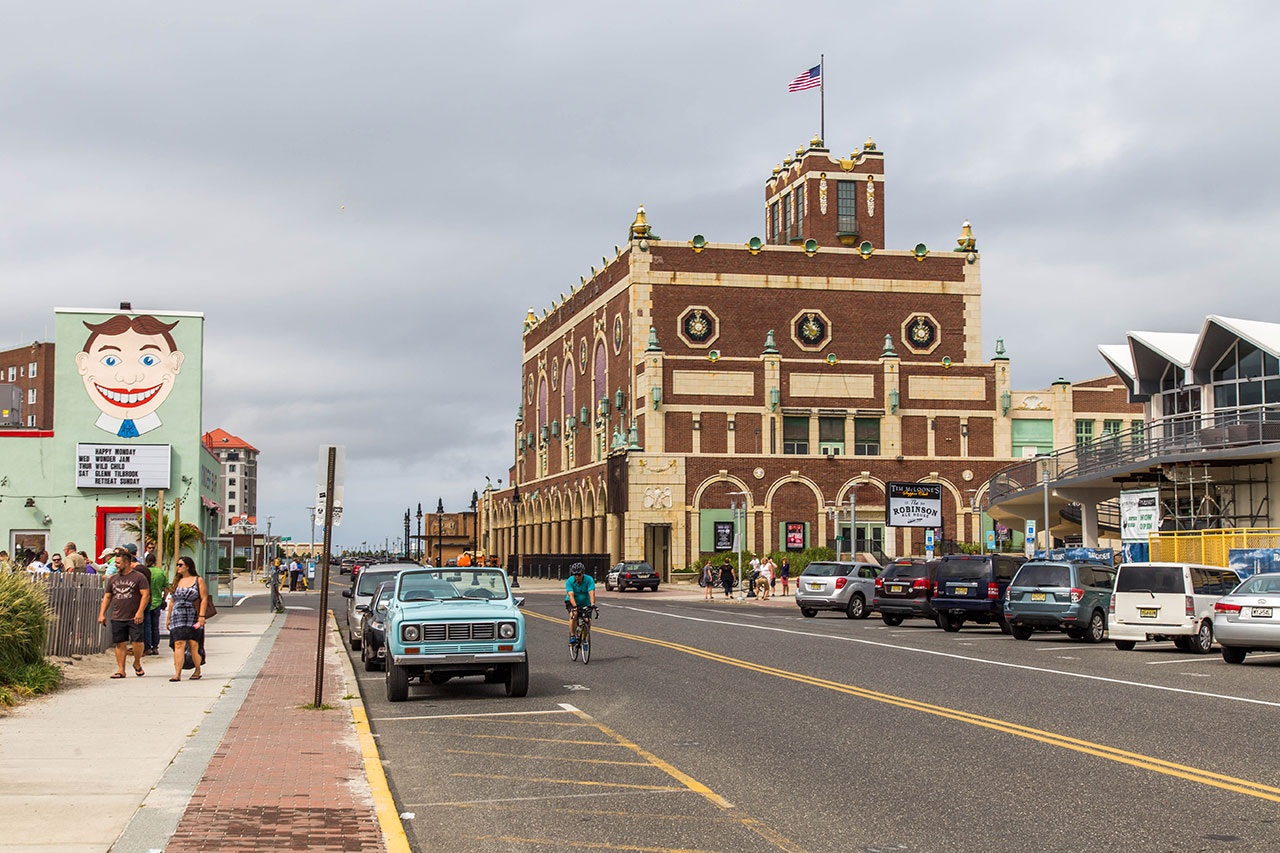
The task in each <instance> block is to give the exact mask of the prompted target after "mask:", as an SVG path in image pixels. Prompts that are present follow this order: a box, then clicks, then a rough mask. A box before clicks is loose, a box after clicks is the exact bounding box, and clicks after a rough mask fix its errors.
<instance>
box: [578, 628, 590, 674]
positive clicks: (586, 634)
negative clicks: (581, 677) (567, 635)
mask: <svg viewBox="0 0 1280 853" xmlns="http://www.w3.org/2000/svg"><path fill="white" fill-rule="evenodd" d="M580 644H581V646H582V662H583V664H588V663H590V662H591V626H590V625H583V626H582V640H581V643H580Z"/></svg>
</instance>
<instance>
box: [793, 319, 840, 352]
mask: <svg viewBox="0 0 1280 853" xmlns="http://www.w3.org/2000/svg"><path fill="white" fill-rule="evenodd" d="M791 340H793V341H795V342H796V346H798V347H800V349H802V350H804V351H805V352H821V351H822V350H824V349H826V347H827V345H828V344H830V343H831V320H830V319H829V318H828V317H827V315H826V314H824V313H823V312H822V311H820V310H819V309H817V308H805V309H803V310H802V311H800V312H799V313H798V314H796V315H795V316H794V317H792V318H791Z"/></svg>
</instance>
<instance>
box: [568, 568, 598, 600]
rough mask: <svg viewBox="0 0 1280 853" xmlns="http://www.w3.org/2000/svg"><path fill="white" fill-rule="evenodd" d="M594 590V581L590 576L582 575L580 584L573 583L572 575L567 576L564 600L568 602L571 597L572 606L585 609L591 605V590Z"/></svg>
mask: <svg viewBox="0 0 1280 853" xmlns="http://www.w3.org/2000/svg"><path fill="white" fill-rule="evenodd" d="M595 588H596V579H595V578H593V577H591V575H583V576H582V582H581V583H574V580H573V575H569V579H568V580H566V581H565V582H564V590H565V600H566V601H568V599H569V596H573V602H574V604H576V605H578V606H579V607H586V606H587V605H589V604H590V603H591V595H590V592H591V590H593V589H595Z"/></svg>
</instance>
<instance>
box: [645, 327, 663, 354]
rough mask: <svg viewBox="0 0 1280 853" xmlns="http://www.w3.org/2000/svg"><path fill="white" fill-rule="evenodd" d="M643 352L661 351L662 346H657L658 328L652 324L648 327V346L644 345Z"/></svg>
mask: <svg viewBox="0 0 1280 853" xmlns="http://www.w3.org/2000/svg"><path fill="white" fill-rule="evenodd" d="M644 351H645V352H662V347H660V346H658V330H657V329H655V328H654V327H653V326H650V327H649V346H647V347H645V349H644Z"/></svg>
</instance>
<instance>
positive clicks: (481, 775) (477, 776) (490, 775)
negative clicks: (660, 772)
mask: <svg viewBox="0 0 1280 853" xmlns="http://www.w3.org/2000/svg"><path fill="white" fill-rule="evenodd" d="M449 775H450V776H453V777H458V778H463V779H511V780H513V781H516V782H554V783H556V784H558V785H592V786H596V787H600V788H632V789H634V790H637V791H679V790H680V789H679V788H673V787H671V786H670V785H632V784H628V783H625V782H596V781H593V780H590V779H553V778H550V777H548V776H508V775H506V774H502V773H450V774H449Z"/></svg>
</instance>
